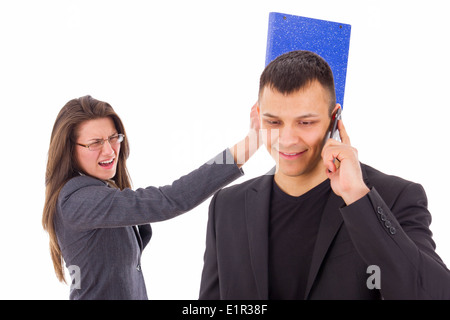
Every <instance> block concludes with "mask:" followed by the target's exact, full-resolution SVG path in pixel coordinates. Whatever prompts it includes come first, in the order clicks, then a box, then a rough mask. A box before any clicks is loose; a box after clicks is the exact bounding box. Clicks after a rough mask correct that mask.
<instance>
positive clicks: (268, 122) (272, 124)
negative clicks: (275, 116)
mask: <svg viewBox="0 0 450 320" xmlns="http://www.w3.org/2000/svg"><path fill="white" fill-rule="evenodd" d="M266 123H267V124H269V125H271V126H274V125H278V124H280V121H272V120H266Z"/></svg>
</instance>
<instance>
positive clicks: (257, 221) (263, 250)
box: [245, 169, 275, 300]
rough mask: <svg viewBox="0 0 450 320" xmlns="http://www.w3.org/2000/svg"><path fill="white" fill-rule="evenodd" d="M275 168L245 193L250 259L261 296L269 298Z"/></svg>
mask: <svg viewBox="0 0 450 320" xmlns="http://www.w3.org/2000/svg"><path fill="white" fill-rule="evenodd" d="M274 172H275V169H272V170H271V171H270V172H269V173H267V174H266V175H264V176H262V177H261V178H259V179H256V180H255V182H254V184H253V185H252V186H251V187H250V188H249V189H248V190H247V192H246V195H245V217H246V223H247V232H248V242H249V251H250V260H251V263H252V269H253V275H254V277H255V282H256V287H257V290H258V295H259V298H260V299H262V300H267V299H268V298H269V287H268V286H269V279H268V277H269V271H268V264H269V208H270V193H271V190H272V181H273V174H274Z"/></svg>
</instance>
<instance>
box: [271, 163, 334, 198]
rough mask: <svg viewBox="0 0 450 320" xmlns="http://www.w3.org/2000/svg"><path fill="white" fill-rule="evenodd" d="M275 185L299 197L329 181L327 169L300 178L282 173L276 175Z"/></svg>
mask: <svg viewBox="0 0 450 320" xmlns="http://www.w3.org/2000/svg"><path fill="white" fill-rule="evenodd" d="M274 179H275V183H276V184H277V185H278V187H280V189H281V190H283V191H284V192H285V193H287V194H288V195H290V196H293V197H299V196H301V195H303V194H305V193H306V192H308V191H309V190H311V189H313V188H315V187H316V186H318V185H319V184H321V183H322V182H324V181H325V180H326V179H328V177H327V175H326V173H325V169H324V170H320V171H318V172H311V173H308V174H302V175H298V176H287V175H285V174H283V173H281V172H280V171H278V172H277V173H275V176H274Z"/></svg>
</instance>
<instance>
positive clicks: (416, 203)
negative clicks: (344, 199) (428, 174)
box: [341, 182, 450, 300]
mask: <svg viewBox="0 0 450 320" xmlns="http://www.w3.org/2000/svg"><path fill="white" fill-rule="evenodd" d="M341 213H342V216H343V219H344V222H345V225H346V227H347V229H348V231H349V234H350V237H351V239H352V240H353V243H354V245H355V247H356V249H357V251H358V253H359V254H360V256H361V257H362V258H363V260H364V261H365V262H366V263H367V264H368V265H376V266H378V267H379V272H380V280H381V281H380V282H381V286H380V291H381V294H382V296H383V298H384V299H433V300H438V299H439V300H440V299H447V300H448V299H450V271H449V270H448V269H447V267H446V266H445V264H444V263H443V261H442V260H441V258H440V257H439V256H438V255H437V253H436V252H435V243H434V241H433V239H432V233H431V231H430V229H429V225H430V223H431V215H430V213H429V212H428V209H427V197H426V194H425V191H424V190H423V188H422V186H421V185H419V184H416V183H412V182H411V183H409V184H407V185H406V186H405V187H404V188H403V189H402V190H401V191H400V192H399V193H398V195H397V196H396V198H395V199H394V200H393V201H392V203H391V204H390V206H388V205H387V204H386V202H385V201H384V200H383V199H382V197H381V196H380V194H379V193H378V192H377V190H376V189H375V187H372V189H371V191H370V192H369V193H368V194H367V195H366V196H365V197H363V198H362V199H360V200H359V201H356V202H355V203H353V204H351V205H350V206H347V207H343V208H341ZM368 277H369V274H368Z"/></svg>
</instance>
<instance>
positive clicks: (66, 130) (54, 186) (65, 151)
mask: <svg viewBox="0 0 450 320" xmlns="http://www.w3.org/2000/svg"><path fill="white" fill-rule="evenodd" d="M106 117H110V118H111V119H112V120H113V121H114V124H115V126H116V130H117V131H118V132H119V133H123V134H125V139H124V141H123V142H122V143H121V147H120V153H119V158H118V161H117V171H116V175H115V176H114V178H113V180H114V183H115V184H116V186H117V187H118V188H119V189H121V190H122V189H124V188H131V179H130V176H129V174H128V170H127V167H126V160H127V158H128V156H129V154H130V149H129V144H128V139H127V136H126V132H125V128H124V126H123V124H122V121H121V120H120V118H119V116H118V115H117V114H116V113H115V112H114V110H113V108H112V107H111V106H110V105H109V104H108V103H106V102H103V101H99V100H96V99H94V98H92V97H91V96H84V97H81V98H78V99H73V100H70V101H69V102H67V103H66V104H65V105H64V107H63V108H62V109H61V111H60V112H59V114H58V116H57V118H56V121H55V124H54V126H53V130H52V134H51V138H50V147H49V149H48V160H47V170H46V173H45V204H44V210H43V215H42V226H43V227H44V230H45V231H47V232H48V234H49V237H50V255H51V258H52V260H53V266H54V268H55V273H56V276H57V278H58V280H59V281H61V282H66V281H65V276H64V265H63V257H62V253H61V249H60V247H59V244H58V239H57V237H56V233H55V227H54V217H55V214H56V207H57V201H58V196H59V192H60V191H61V189H62V187H63V186H64V184H65V183H66V182H67V181H69V180H70V179H71V178H73V177H75V176H78V175H79V174H80V172H82V173H84V172H83V171H82V170H81V169H80V168H78V166H77V163H76V161H75V159H76V158H75V141H76V139H77V136H76V135H77V130H78V127H79V126H80V124H81V123H83V122H84V121H87V120H93V119H99V118H106Z"/></svg>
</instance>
